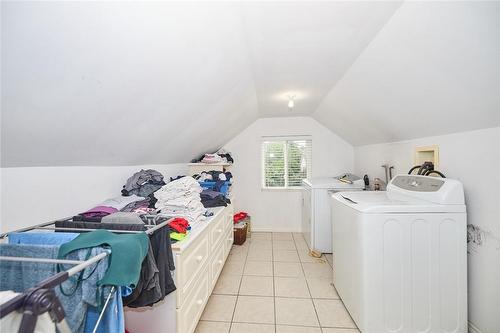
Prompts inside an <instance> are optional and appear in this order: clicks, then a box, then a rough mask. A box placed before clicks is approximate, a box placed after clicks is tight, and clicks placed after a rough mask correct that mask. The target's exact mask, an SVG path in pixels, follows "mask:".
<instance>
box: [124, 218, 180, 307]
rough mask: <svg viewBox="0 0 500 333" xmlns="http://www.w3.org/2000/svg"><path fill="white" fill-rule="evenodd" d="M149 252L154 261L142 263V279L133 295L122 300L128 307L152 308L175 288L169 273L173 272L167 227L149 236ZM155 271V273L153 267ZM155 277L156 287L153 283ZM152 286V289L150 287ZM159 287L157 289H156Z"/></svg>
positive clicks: (172, 259) (173, 266)
mask: <svg viewBox="0 0 500 333" xmlns="http://www.w3.org/2000/svg"><path fill="white" fill-rule="evenodd" d="M149 240H150V244H151V250H152V252H153V256H154V261H153V263H154V264H156V265H153V264H151V263H145V262H143V266H142V268H141V276H143V277H144V279H142V280H141V281H140V282H142V283H141V285H138V286H137V287H136V288H135V289H134V291H133V293H132V294H131V295H130V296H129V297H125V298H124V304H125V305H127V306H129V307H133V308H136V307H143V306H152V305H153V304H155V303H157V302H159V301H161V300H163V299H164V298H165V296H166V295H168V294H170V293H171V292H173V291H174V290H175V289H176V287H175V283H174V280H173V278H172V274H171V272H172V271H174V270H175V265H174V258H173V254H172V247H171V244H170V236H169V229H168V228H167V227H165V228H161V229H159V230H157V231H156V232H155V233H153V234H152V235H150V238H149ZM154 266H156V271H157V272H155V267H154ZM155 276H156V277H157V281H158V285H156V283H155V281H156V280H155ZM152 285H154V287H151V286H152ZM158 287H159V289H158Z"/></svg>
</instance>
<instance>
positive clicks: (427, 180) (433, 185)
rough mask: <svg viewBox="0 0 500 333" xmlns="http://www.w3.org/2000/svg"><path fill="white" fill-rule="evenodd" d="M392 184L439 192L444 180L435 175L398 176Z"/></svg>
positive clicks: (419, 190)
mask: <svg viewBox="0 0 500 333" xmlns="http://www.w3.org/2000/svg"><path fill="white" fill-rule="evenodd" d="M391 184H393V185H394V186H397V187H400V188H403V189H405V190H408V191H417V192H437V191H439V189H440V188H441V187H442V186H443V184H444V181H443V180H441V179H439V178H434V177H417V176H411V175H408V176H403V175H401V176H396V177H395V178H394V179H393V180H392V181H391Z"/></svg>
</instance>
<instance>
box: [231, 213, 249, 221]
mask: <svg viewBox="0 0 500 333" xmlns="http://www.w3.org/2000/svg"><path fill="white" fill-rule="evenodd" d="M247 216H248V213H245V212H239V213H236V214H234V216H233V221H234V223H238V222H239V221H241V220H243V219H244V218H246V217H247Z"/></svg>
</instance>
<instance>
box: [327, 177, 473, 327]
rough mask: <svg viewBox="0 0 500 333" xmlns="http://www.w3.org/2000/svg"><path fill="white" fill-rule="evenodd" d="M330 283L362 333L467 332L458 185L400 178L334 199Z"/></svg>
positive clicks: (463, 225) (464, 240)
mask: <svg viewBox="0 0 500 333" xmlns="http://www.w3.org/2000/svg"><path fill="white" fill-rule="evenodd" d="M332 221H333V230H334V231H333V238H334V242H333V267H334V273H333V281H334V284H335V287H336V288H337V291H338V293H339V295H340V297H341V298H342V300H343V301H344V303H345V305H346V307H347V309H348V310H349V313H350V314H351V316H352V318H353V319H354V321H355V322H356V324H357V325H358V327H359V328H360V330H361V331H362V332H363V333H386V332H391V333H392V332H393V333H397V332H399V333H413V332H415V333H416V332H426V333H442V332H447V333H449V332H456V333H458V332H463V333H465V332H467V234H466V232H467V225H466V207H465V204H464V193H463V187H462V184H461V183H460V182H459V181H456V180H453V179H444V178H443V179H442V178H434V177H428V176H412V175H399V176H396V177H395V178H393V180H392V181H391V182H390V183H389V185H388V186H387V191H386V192H349V193H347V192H344V193H342V192H341V193H336V194H333V195H332Z"/></svg>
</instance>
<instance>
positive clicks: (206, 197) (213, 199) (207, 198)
mask: <svg viewBox="0 0 500 333" xmlns="http://www.w3.org/2000/svg"><path fill="white" fill-rule="evenodd" d="M200 198H201V203H202V204H203V206H204V207H205V208H210V207H226V206H227V205H228V204H230V203H231V200H229V199H228V198H227V197H226V196H225V195H224V194H222V193H220V192H217V191H212V190H203V192H201V194H200Z"/></svg>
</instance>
